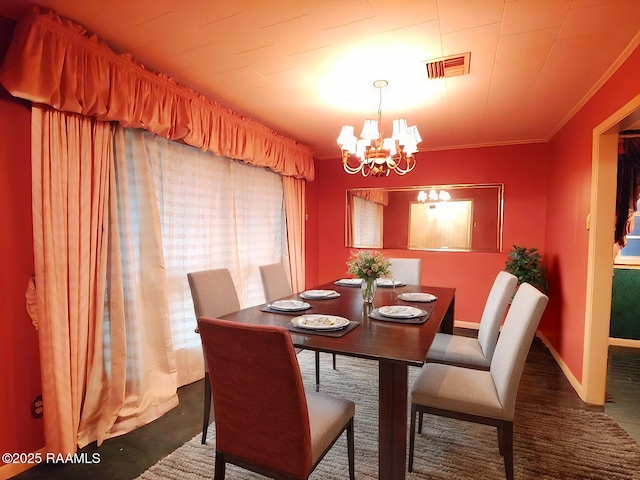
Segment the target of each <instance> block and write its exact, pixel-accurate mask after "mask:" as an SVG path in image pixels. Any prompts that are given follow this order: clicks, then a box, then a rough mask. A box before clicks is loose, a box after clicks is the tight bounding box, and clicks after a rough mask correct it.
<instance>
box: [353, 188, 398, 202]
mask: <svg viewBox="0 0 640 480" xmlns="http://www.w3.org/2000/svg"><path fill="white" fill-rule="evenodd" d="M347 195H352V196H354V197H360V198H364V199H365V200H369V201H370V202H374V203H379V204H380V205H384V206H387V205H388V204H389V192H387V191H384V190H380V189H375V188H357V189H352V190H347Z"/></svg>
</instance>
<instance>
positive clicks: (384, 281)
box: [376, 278, 404, 287]
mask: <svg viewBox="0 0 640 480" xmlns="http://www.w3.org/2000/svg"><path fill="white" fill-rule="evenodd" d="M376 283H377V284H378V286H379V287H393V286H394V285H395V286H396V287H402V286H404V283H402V282H401V281H399V280H392V279H390V278H379V279H378V280H376Z"/></svg>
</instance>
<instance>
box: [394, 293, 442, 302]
mask: <svg viewBox="0 0 640 480" xmlns="http://www.w3.org/2000/svg"><path fill="white" fill-rule="evenodd" d="M398 298H399V299H400V300H404V301H405V302H435V301H436V300H437V299H438V297H436V296H435V295H431V294H430V293H423V292H406V293H401V294H400V295H398Z"/></svg>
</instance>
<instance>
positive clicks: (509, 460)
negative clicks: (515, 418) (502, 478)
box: [502, 422, 513, 480]
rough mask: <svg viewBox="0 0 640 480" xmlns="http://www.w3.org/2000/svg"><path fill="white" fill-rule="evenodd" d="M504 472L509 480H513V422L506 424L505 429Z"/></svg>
mask: <svg viewBox="0 0 640 480" xmlns="http://www.w3.org/2000/svg"><path fill="white" fill-rule="evenodd" d="M502 436H503V443H504V445H503V450H504V472H505V474H506V476H507V480H513V422H504V429H503V434H502Z"/></svg>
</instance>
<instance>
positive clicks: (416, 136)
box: [338, 80, 422, 177]
mask: <svg viewBox="0 0 640 480" xmlns="http://www.w3.org/2000/svg"><path fill="white" fill-rule="evenodd" d="M388 84H389V82H388V81H386V80H376V81H375V82H373V86H374V87H376V88H377V89H379V91H380V101H379V104H378V120H365V121H364V127H363V128H362V133H361V134H360V137H361V138H359V139H358V138H357V137H356V136H355V135H354V134H353V127H352V126H351V125H345V126H343V127H342V131H341V132H340V135H339V136H338V145H340V148H341V150H342V165H343V166H344V169H345V171H346V172H347V173H349V174H352V175H353V174H356V173H361V174H362V176H364V177H366V176H368V175H371V176H373V177H382V176H387V175H389V173H390V172H391V171H394V172H395V173H397V174H398V175H404V174H406V173H408V172H410V171H411V170H413V167H415V166H416V159H415V157H413V154H414V153H416V152H417V151H418V143H420V142H421V141H422V138H421V137H420V133H418V127H416V126H411V127H408V126H407V121H406V120H405V119H404V118H400V119H397V120H394V121H393V133H392V135H391V138H383V135H382V127H381V125H382V89H383V88H384V87H386V86H387V85H388Z"/></svg>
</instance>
